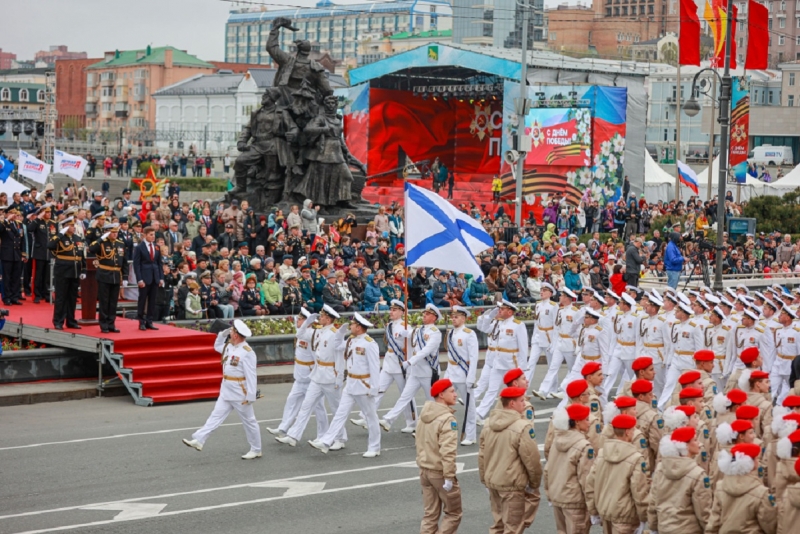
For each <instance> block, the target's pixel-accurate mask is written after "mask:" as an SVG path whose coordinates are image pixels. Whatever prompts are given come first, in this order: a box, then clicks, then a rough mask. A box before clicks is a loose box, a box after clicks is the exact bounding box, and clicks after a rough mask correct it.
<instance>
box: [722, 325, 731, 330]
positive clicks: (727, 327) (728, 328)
mask: <svg viewBox="0 0 800 534" xmlns="http://www.w3.org/2000/svg"><path fill="white" fill-rule="evenodd" d="M722 329H723V330H730V329H731V327H730V326H728V325H726V324H724V325H722Z"/></svg>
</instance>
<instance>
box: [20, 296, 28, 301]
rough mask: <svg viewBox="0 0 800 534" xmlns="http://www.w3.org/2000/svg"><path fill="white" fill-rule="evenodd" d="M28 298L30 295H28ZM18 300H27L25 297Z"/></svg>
mask: <svg viewBox="0 0 800 534" xmlns="http://www.w3.org/2000/svg"><path fill="white" fill-rule="evenodd" d="M28 296H29V297H30V295H28ZM19 300H28V299H27V298H25V297H20V298H19Z"/></svg>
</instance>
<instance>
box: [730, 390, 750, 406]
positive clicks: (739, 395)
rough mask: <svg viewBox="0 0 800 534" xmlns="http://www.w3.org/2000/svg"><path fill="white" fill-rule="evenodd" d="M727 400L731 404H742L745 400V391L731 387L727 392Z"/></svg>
mask: <svg viewBox="0 0 800 534" xmlns="http://www.w3.org/2000/svg"><path fill="white" fill-rule="evenodd" d="M728 400H729V401H731V402H732V403H733V404H744V403H745V402H747V393H745V392H744V391H742V390H741V389H732V390H730V391H729V392H728Z"/></svg>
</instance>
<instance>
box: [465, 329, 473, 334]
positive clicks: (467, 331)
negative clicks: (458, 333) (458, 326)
mask: <svg viewBox="0 0 800 534" xmlns="http://www.w3.org/2000/svg"><path fill="white" fill-rule="evenodd" d="M464 333H465V334H471V333H472V330H470V329H469V328H464Z"/></svg>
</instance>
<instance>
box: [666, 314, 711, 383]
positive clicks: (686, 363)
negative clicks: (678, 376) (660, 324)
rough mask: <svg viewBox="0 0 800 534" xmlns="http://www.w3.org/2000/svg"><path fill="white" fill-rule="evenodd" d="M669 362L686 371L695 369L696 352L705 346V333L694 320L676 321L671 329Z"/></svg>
mask: <svg viewBox="0 0 800 534" xmlns="http://www.w3.org/2000/svg"><path fill="white" fill-rule="evenodd" d="M669 333H670V335H669V348H670V351H669V352H668V354H669V364H670V365H674V366H675V368H676V369H679V370H681V371H685V370H687V369H695V368H696V367H697V365H696V364H695V362H694V353H695V352H697V351H698V350H700V349H702V348H703V335H702V332H701V331H700V329H699V328H698V327H697V323H695V322H694V321H692V320H688V321H686V322H683V323H681V322H680V321H678V322H676V323H674V324H673V325H672V328H670V330H669Z"/></svg>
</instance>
